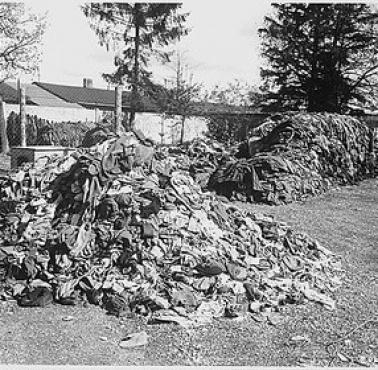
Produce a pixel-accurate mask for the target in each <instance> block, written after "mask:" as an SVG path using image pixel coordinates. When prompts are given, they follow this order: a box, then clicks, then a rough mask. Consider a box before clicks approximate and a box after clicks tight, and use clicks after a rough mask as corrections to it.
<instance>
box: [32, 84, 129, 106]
mask: <svg viewBox="0 0 378 370" xmlns="http://www.w3.org/2000/svg"><path fill="white" fill-rule="evenodd" d="M34 85H36V86H38V87H40V88H42V89H44V90H46V91H48V92H50V93H51V94H54V95H56V96H57V97H59V98H61V99H63V100H64V101H66V102H70V103H76V104H80V105H81V106H84V107H87V108H95V107H98V108H106V107H108V108H111V107H114V105H115V92H114V90H105V89H96V88H92V87H81V86H67V85H56V84H51V83H46V82H34ZM123 95H124V96H123V99H122V106H123V107H124V108H128V107H129V104H128V103H127V99H126V96H125V93H124V94H123Z"/></svg>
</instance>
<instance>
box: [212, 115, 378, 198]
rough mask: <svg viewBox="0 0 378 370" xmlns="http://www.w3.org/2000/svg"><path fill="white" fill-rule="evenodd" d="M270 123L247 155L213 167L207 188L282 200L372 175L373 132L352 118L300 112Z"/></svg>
mask: <svg viewBox="0 0 378 370" xmlns="http://www.w3.org/2000/svg"><path fill="white" fill-rule="evenodd" d="M269 122H270V121H269ZM273 123H274V124H273V125H271V126H270V127H269V130H267V133H266V135H265V136H263V137H262V138H261V139H260V140H258V141H254V142H253V143H250V148H249V153H248V156H247V157H248V158H241V159H236V160H233V161H230V162H228V163H227V164H225V165H223V166H220V167H219V168H218V170H217V171H216V172H215V173H214V174H213V175H212V177H211V178H210V180H209V188H211V189H214V190H216V191H217V192H218V193H221V194H224V195H226V196H228V197H230V198H236V199H239V200H245V201H257V202H264V203H269V204H284V203H289V202H292V201H295V200H303V199H305V198H307V197H309V196H313V195H316V194H320V193H323V192H325V191H327V190H328V189H330V187H331V186H333V185H344V184H353V183H356V182H358V181H360V180H362V179H365V178H368V177H373V176H374V175H375V169H376V167H377V163H376V162H374V155H373V152H372V145H371V140H372V135H371V132H370V130H369V128H368V127H367V126H366V125H365V124H363V123H361V122H360V121H358V120H357V119H355V118H353V117H349V116H342V115H337V114H327V113H324V114H309V113H308V114H304V113H301V114H295V115H288V116H284V117H283V118H282V119H281V121H279V122H273Z"/></svg>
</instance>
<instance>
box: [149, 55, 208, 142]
mask: <svg viewBox="0 0 378 370" xmlns="http://www.w3.org/2000/svg"><path fill="white" fill-rule="evenodd" d="M173 65H174V67H173V70H174V74H175V76H174V78H171V79H169V78H166V79H165V83H164V86H162V85H159V84H156V83H154V82H152V81H151V80H149V79H146V80H145V81H144V84H143V90H144V91H145V93H146V95H147V96H148V97H149V98H151V99H152V101H153V102H154V103H155V105H156V106H157V107H158V109H159V111H160V112H161V113H162V114H164V115H165V116H175V115H180V116H181V120H180V122H179V123H178V124H179V125H180V144H182V143H183V142H184V137H185V122H186V119H187V118H188V116H190V115H191V114H193V112H194V108H195V103H196V101H198V100H199V95H200V91H201V85H200V84H198V83H195V82H193V74H192V73H189V72H188V70H187V68H186V67H185V66H184V65H183V62H182V55H181V54H180V53H177V54H176V60H175V61H174V62H173Z"/></svg>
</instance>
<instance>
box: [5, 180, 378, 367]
mask: <svg viewBox="0 0 378 370" xmlns="http://www.w3.org/2000/svg"><path fill="white" fill-rule="evenodd" d="M244 206H246V207H248V208H250V209H252V210H254V211H255V212H261V213H267V214H272V215H274V216H275V217H276V219H278V220H280V221H284V222H287V223H289V224H290V225H291V226H292V227H293V228H294V229H295V230H296V231H302V232H306V233H308V234H309V235H310V236H312V237H314V238H316V239H318V240H319V241H320V242H321V243H322V244H323V245H324V246H326V247H328V248H329V249H331V250H332V251H334V252H335V253H337V254H339V255H340V256H341V258H342V263H343V267H344V268H345V271H346V276H345V279H344V282H343V286H342V287H341V288H340V289H339V290H338V291H337V292H335V294H334V298H335V299H336V301H337V308H336V310H335V311H327V310H325V309H324V308H323V307H321V306H319V305H317V304H308V305H305V306H291V307H286V308H285V309H284V310H283V311H282V312H281V313H280V315H279V318H278V320H277V322H276V324H275V325H268V324H267V323H258V322H255V321H253V320H252V319H245V320H243V321H238V320H230V319H221V320H215V321H214V322H213V323H212V324H210V325H208V326H204V327H200V328H197V329H192V330H185V329H183V328H180V327H178V326H175V325H171V324H168V325H167V324H166V325H146V323H145V322H144V321H143V320H139V319H138V320H136V319H134V320H132V319H118V318H115V317H111V316H107V315H106V314H105V313H104V311H102V310H101V309H99V308H98V307H94V306H91V307H87V308H84V307H63V306H50V307H46V308H44V309H43V308H35V309H21V308H19V307H14V308H13V310H12V309H11V311H10V312H4V313H2V314H0V335H1V341H0V362H1V363H19V364H54V365H67V364H70V365H239V366H241V365H248V366H298V365H317V366H326V365H333V366H359V365H364V364H367V363H368V361H369V359H370V361H371V362H370V364H372V363H373V360H374V358H377V357H378V342H377V338H378V324H377V321H374V320H377V319H378V317H377V312H378V303H377V302H378V282H377V280H378V274H377V272H378V245H377V244H378V181H377V180H375V179H374V180H367V181H364V182H362V183H361V184H359V185H358V186H347V187H342V188H339V189H336V190H334V191H332V192H329V193H327V194H325V195H323V196H321V197H318V198H312V199H309V200H308V201H306V202H304V203H293V204H290V205H286V206H275V207H270V206H264V205H244ZM6 311H9V309H7V310H6ZM67 315H70V316H72V317H73V319H72V320H71V321H64V320H63V318H64V317H66V316H67ZM368 320H372V321H368ZM356 328H358V329H357V330H355V331H353V330H354V329H356ZM140 330H146V331H147V333H148V334H149V336H150V337H149V343H148V345H147V346H145V347H141V348H137V349H133V350H126V349H121V348H120V347H119V346H118V342H119V340H120V339H121V338H122V337H123V336H124V335H126V334H127V333H132V332H136V331H140ZM294 336H304V337H306V338H307V340H304V341H298V342H293V341H292V340H290V338H292V337H294ZM335 341H339V342H337V343H334V345H331V346H329V347H328V348H327V347H326V344H328V343H331V342H335ZM375 366H377V364H376V365H375Z"/></svg>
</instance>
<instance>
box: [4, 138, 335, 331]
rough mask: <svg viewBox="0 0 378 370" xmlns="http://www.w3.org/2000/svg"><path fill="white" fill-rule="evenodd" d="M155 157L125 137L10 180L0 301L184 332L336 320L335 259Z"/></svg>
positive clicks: (7, 180) (6, 178) (301, 236)
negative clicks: (144, 320)
mask: <svg viewBox="0 0 378 370" xmlns="http://www.w3.org/2000/svg"><path fill="white" fill-rule="evenodd" d="M147 149H149V150H147ZM153 149H154V148H153V147H147V146H146V145H145V143H142V142H141V140H140V139H139V138H138V137H137V136H136V135H135V134H131V133H130V134H128V135H125V136H122V137H115V138H112V139H110V140H106V141H104V142H102V143H101V144H98V145H96V146H94V147H92V148H90V149H88V150H80V151H77V152H76V153H74V154H73V155H71V156H68V157H64V158H61V159H56V160H53V161H52V162H51V163H49V164H48V165H47V166H46V167H45V168H44V169H42V170H38V169H35V168H28V169H27V168H25V169H24V170H19V171H18V172H16V173H14V174H11V175H8V176H3V177H2V178H1V179H0V182H1V184H0V186H1V187H0V189H1V190H0V191H1V193H0V281H1V283H0V297H1V299H11V298H12V299H16V300H17V301H18V303H19V304H20V305H22V306H46V305H48V304H50V303H52V302H55V303H61V304H67V305H74V304H80V303H81V302H89V303H92V304H97V305H101V306H102V307H103V308H104V309H105V310H107V311H108V312H110V313H113V314H117V315H129V314H130V315H131V314H141V315H149V317H150V320H151V321H152V322H156V321H159V322H175V323H177V324H180V325H184V326H190V325H195V324H201V323H205V322H209V320H211V319H212V318H213V317H220V316H227V317H237V316H241V315H247V314H249V315H253V316H254V317H256V318H258V319H261V318H262V319H264V318H269V317H271V315H272V314H274V312H277V311H280V310H281V307H282V306H283V305H285V304H300V303H305V302H307V301H315V302H318V303H320V304H322V305H324V306H325V307H326V308H328V309H333V308H334V306H335V303H334V300H333V299H332V298H331V295H332V292H334V291H335V289H337V287H339V285H340V284H341V277H342V269H341V267H340V261H339V259H338V258H337V256H335V255H334V254H332V253H331V252H330V251H328V250H327V249H325V248H324V247H322V246H321V245H320V244H319V243H318V242H317V241H315V240H313V239H311V238H310V237H308V236H307V235H304V234H299V233H296V232H294V231H293V230H292V229H291V228H289V227H288V226H287V225H285V224H282V223H280V222H277V221H275V220H274V219H273V218H272V217H268V216H264V215H260V214H253V213H251V212H248V211H245V210H241V209H239V208H238V207H236V206H235V205H233V204H232V203H230V202H224V201H221V200H220V199H219V198H218V197H217V196H216V195H215V194H214V193H210V192H204V191H202V190H201V187H200V186H199V185H198V184H196V183H195V181H194V180H193V178H192V177H191V176H190V174H189V172H188V171H187V170H183V169H180V168H179V166H178V165H177V161H175V160H172V158H170V157H169V156H168V157H165V158H159V156H156V155H155V156H154V155H153Z"/></svg>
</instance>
